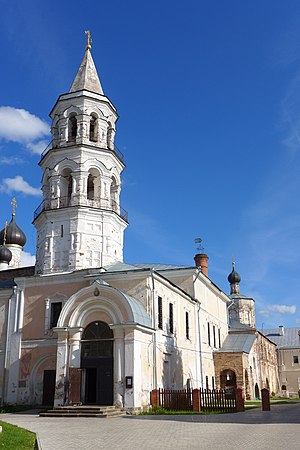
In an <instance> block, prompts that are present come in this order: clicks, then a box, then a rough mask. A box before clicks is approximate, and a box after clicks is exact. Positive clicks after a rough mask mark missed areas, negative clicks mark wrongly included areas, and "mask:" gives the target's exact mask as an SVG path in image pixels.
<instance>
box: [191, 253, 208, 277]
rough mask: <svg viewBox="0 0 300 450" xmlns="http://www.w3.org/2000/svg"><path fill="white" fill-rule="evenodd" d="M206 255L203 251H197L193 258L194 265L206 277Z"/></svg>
mask: <svg viewBox="0 0 300 450" xmlns="http://www.w3.org/2000/svg"><path fill="white" fill-rule="evenodd" d="M208 259H209V258H208V256H207V255H206V254H205V253H198V254H197V255H195V257H194V260H195V263H196V266H197V267H199V269H200V272H202V273H203V274H204V275H206V276H207V277H208Z"/></svg>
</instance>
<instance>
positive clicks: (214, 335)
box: [213, 325, 217, 348]
mask: <svg viewBox="0 0 300 450" xmlns="http://www.w3.org/2000/svg"><path fill="white" fill-rule="evenodd" d="M213 338H214V347H215V348H216V346H217V343H216V327H215V326H214V325H213Z"/></svg>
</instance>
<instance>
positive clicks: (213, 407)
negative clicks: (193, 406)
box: [199, 389, 236, 412]
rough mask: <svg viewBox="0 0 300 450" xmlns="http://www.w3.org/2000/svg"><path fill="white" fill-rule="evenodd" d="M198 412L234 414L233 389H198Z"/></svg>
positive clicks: (234, 396) (234, 400)
mask: <svg viewBox="0 0 300 450" xmlns="http://www.w3.org/2000/svg"><path fill="white" fill-rule="evenodd" d="M199 391H200V411H205V412H210V411H218V412H236V395H235V390H234V389H212V390H211V389H199Z"/></svg>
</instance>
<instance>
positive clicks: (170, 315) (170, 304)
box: [169, 303, 174, 334]
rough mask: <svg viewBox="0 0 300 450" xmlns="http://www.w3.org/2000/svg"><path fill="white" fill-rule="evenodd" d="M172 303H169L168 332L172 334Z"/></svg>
mask: <svg viewBox="0 0 300 450" xmlns="http://www.w3.org/2000/svg"><path fill="white" fill-rule="evenodd" d="M173 320H174V319H173V303H169V332H170V333H171V334H173V333H174V321H173Z"/></svg>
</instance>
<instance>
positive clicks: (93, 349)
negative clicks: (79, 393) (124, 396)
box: [81, 321, 113, 405]
mask: <svg viewBox="0 0 300 450" xmlns="http://www.w3.org/2000/svg"><path fill="white" fill-rule="evenodd" d="M81 367H82V369H83V370H84V373H85V375H84V380H85V381H84V383H83V399H82V400H83V402H84V403H86V404H95V405H112V404H113V332H112V330H111V329H110V328H109V326H108V325H107V324H106V323H105V322H101V321H97V322H93V323H91V324H90V325H88V327H87V328H86V329H85V331H84V333H83V336H82V342H81Z"/></svg>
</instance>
